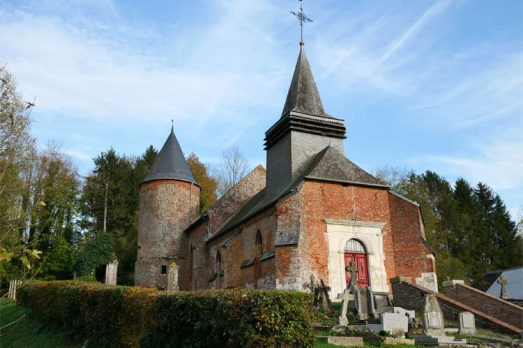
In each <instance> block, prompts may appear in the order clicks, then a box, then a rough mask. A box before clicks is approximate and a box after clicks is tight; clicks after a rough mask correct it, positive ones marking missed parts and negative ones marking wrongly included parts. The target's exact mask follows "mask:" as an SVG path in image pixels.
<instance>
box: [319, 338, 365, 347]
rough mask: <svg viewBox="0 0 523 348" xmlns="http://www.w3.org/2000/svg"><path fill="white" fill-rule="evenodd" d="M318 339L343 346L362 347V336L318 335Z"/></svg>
mask: <svg viewBox="0 0 523 348" xmlns="http://www.w3.org/2000/svg"><path fill="white" fill-rule="evenodd" d="M317 339H318V341H320V342H325V343H330V344H335V345H338V346H344V347H363V337H345V336H318V337H317Z"/></svg>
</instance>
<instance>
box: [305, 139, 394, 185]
mask: <svg viewBox="0 0 523 348" xmlns="http://www.w3.org/2000/svg"><path fill="white" fill-rule="evenodd" d="M322 152H324V155H323V156H322V157H321V158H320V160H319V162H318V164H317V165H315V166H314V168H313V169H312V170H311V171H310V172H309V173H308V174H307V175H306V178H308V179H318V180H327V181H336V182H345V183H351V184H357V185H366V186H369V185H370V186H379V187H386V188H388V187H389V186H387V185H383V184H382V183H381V181H379V180H378V179H376V178H375V177H373V176H372V175H370V174H369V173H367V172H366V171H364V170H363V169H361V168H360V167H358V166H357V165H356V164H354V163H353V162H352V161H350V160H349V159H347V157H345V156H344V155H343V154H342V153H341V152H340V151H338V150H337V149H335V148H334V147H332V146H329V147H327V148H326V149H325V150H323V151H322Z"/></svg>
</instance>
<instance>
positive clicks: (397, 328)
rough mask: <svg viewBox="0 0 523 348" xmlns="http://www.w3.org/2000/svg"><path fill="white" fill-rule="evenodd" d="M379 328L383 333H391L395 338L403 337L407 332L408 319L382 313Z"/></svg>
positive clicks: (402, 316)
mask: <svg viewBox="0 0 523 348" xmlns="http://www.w3.org/2000/svg"><path fill="white" fill-rule="evenodd" d="M380 321H381V326H382V328H383V330H385V331H389V330H390V331H392V332H394V333H395V334H396V336H397V337H403V335H405V333H407V332H408V331H409V318H408V317H407V316H406V315H404V314H400V313H383V314H382V315H381V316H380Z"/></svg>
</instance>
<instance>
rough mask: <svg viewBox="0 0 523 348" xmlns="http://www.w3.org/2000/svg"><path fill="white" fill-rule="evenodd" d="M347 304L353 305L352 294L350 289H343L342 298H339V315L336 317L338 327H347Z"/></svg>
mask: <svg viewBox="0 0 523 348" xmlns="http://www.w3.org/2000/svg"><path fill="white" fill-rule="evenodd" d="M349 303H352V304H353V305H354V294H351V293H350V289H345V290H344V291H343V297H342V298H341V314H340V316H339V317H338V325H340V326H347V325H348V324H349V321H348V320H347V309H348V308H349Z"/></svg>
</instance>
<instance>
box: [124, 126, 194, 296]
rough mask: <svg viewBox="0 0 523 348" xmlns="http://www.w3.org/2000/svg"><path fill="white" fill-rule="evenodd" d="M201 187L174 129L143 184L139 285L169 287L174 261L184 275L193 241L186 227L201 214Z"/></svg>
mask: <svg viewBox="0 0 523 348" xmlns="http://www.w3.org/2000/svg"><path fill="white" fill-rule="evenodd" d="M200 190H201V188H200V185H198V183H197V182H196V181H195V180H194V177H193V176H192V173H191V171H190V169H189V166H188V164H187V161H186V160H185V157H184V156H183V152H182V150H181V148H180V145H179V143H178V140H177V139H176V136H175V135H174V130H171V134H170V135H169V137H168V138H167V141H166V142H165V144H164V146H163V148H162V149H161V151H160V153H159V154H158V156H157V157H156V159H155V162H154V164H153V166H152V167H151V169H150V171H149V173H148V174H147V176H146V178H145V180H144V181H143V182H142V183H141V185H140V210H139V226H138V257H137V261H136V265H135V274H134V284H135V285H136V286H143V287H156V288H159V289H167V271H168V268H169V265H171V264H172V263H173V262H175V263H176V264H177V265H178V267H179V269H180V275H183V274H185V273H186V269H187V267H188V256H189V245H188V238H187V237H186V236H185V234H184V230H185V229H186V228H187V226H189V224H190V223H191V222H192V221H193V220H194V219H195V218H196V217H197V216H198V211H199V206H200ZM184 282H185V279H184V277H180V284H179V287H180V289H181V290H184V289H185V288H186V286H185V284H184Z"/></svg>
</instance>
